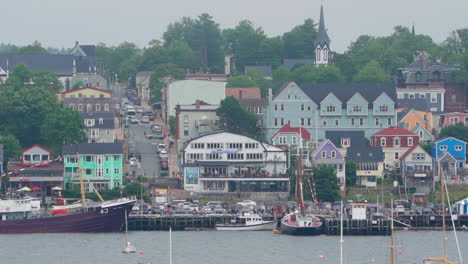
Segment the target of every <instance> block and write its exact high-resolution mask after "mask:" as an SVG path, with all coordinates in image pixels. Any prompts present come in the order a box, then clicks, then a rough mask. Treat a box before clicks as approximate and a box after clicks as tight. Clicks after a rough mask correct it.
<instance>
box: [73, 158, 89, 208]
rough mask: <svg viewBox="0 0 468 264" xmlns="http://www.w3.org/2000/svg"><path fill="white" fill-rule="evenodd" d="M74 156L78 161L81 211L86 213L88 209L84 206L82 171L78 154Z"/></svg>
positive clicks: (84, 194)
mask: <svg viewBox="0 0 468 264" xmlns="http://www.w3.org/2000/svg"><path fill="white" fill-rule="evenodd" d="M76 156H77V159H78V174H79V176H80V192H81V205H82V207H83V209H84V210H85V211H87V210H88V208H87V206H86V193H85V187H84V183H83V173H82V171H83V170H82V169H81V157H80V153H76Z"/></svg>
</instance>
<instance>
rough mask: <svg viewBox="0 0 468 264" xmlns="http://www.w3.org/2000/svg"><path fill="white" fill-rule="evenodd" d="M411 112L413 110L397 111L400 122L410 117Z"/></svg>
mask: <svg viewBox="0 0 468 264" xmlns="http://www.w3.org/2000/svg"><path fill="white" fill-rule="evenodd" d="M411 110H412V109H411V108H401V110H399V111H398V110H397V118H398V121H401V120H402V119H403V118H405V117H406V115H408V114H409V112H411Z"/></svg>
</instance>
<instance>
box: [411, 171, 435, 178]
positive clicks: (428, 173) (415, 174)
mask: <svg viewBox="0 0 468 264" xmlns="http://www.w3.org/2000/svg"><path fill="white" fill-rule="evenodd" d="M405 174H406V177H409V178H427V177H432V175H433V171H432V170H408V171H406V172H405Z"/></svg>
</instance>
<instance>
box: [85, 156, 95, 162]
mask: <svg viewBox="0 0 468 264" xmlns="http://www.w3.org/2000/svg"><path fill="white" fill-rule="evenodd" d="M92 161H93V156H90V155H88V156H85V162H92Z"/></svg>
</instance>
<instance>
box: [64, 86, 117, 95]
mask: <svg viewBox="0 0 468 264" xmlns="http://www.w3.org/2000/svg"><path fill="white" fill-rule="evenodd" d="M84 89H92V90H95V91H99V92H103V93H108V94H112V92H110V91H107V90H102V89H98V88H94V87H91V86H85V87H81V88H76V89H73V90H69V91H65V92H63V93H62V94H68V93H73V92H77V91H82V90H84Z"/></svg>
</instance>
